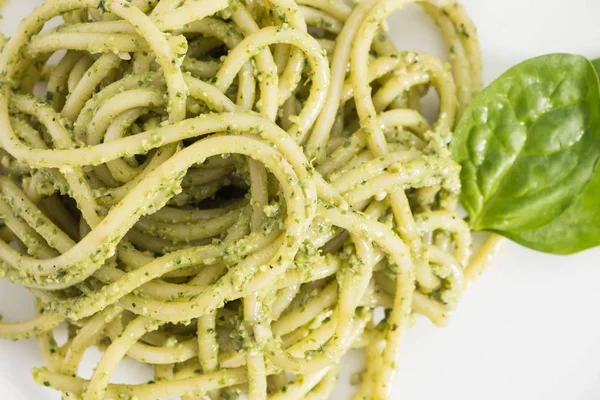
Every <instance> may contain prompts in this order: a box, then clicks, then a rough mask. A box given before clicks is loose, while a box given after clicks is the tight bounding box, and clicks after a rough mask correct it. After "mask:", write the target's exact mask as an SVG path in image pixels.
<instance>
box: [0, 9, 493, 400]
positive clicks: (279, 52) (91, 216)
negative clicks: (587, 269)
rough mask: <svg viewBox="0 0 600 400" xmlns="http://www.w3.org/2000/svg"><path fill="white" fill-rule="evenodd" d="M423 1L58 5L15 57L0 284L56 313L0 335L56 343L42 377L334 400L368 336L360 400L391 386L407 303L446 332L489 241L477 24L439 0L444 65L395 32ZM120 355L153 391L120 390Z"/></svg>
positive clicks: (5, 77)
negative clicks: (464, 202)
mask: <svg viewBox="0 0 600 400" xmlns="http://www.w3.org/2000/svg"><path fill="white" fill-rule="evenodd" d="M412 2H413V1H409V0H376V1H373V0H369V1H364V2H361V3H359V4H357V5H356V6H355V7H350V6H347V5H345V3H343V2H339V1H337V2H333V1H328V0H300V1H292V0H269V1H267V0H246V2H245V3H244V2H240V1H239V0H231V1H225V0H210V1H208V0H188V1H180V0H162V1H156V0H154V1H152V0H151V1H146V0H144V1H141V0H131V1H126V0H100V1H98V0H47V1H46V2H45V3H43V4H42V5H41V6H40V7H38V8H36V9H35V10H34V11H33V12H32V13H31V14H30V15H29V16H27V17H26V18H25V19H24V20H23V21H22V23H21V24H20V26H19V28H18V30H17V32H16V34H15V35H14V36H13V37H12V38H10V40H8V41H7V42H6V44H5V45H4V49H3V52H2V57H1V59H0V70H1V73H2V82H3V85H2V87H1V88H0V130H1V132H2V134H1V135H0V144H1V146H2V149H3V152H2V160H1V161H2V165H3V166H4V169H5V170H6V171H7V173H6V174H5V176H2V177H1V178H0V216H1V218H2V220H3V221H4V224H5V227H4V228H2V231H1V232H0V233H1V234H0V238H1V240H0V261H1V266H0V275H1V276H2V277H3V278H5V279H7V280H9V281H11V282H13V283H16V284H18V285H22V286H25V287H27V288H29V289H30V290H31V291H32V292H33V293H34V294H35V295H36V297H37V299H38V302H39V305H38V309H39V312H40V313H39V315H37V316H36V317H35V318H34V319H33V320H30V321H25V322H6V321H4V322H0V337H4V338H10V339H22V338H27V337H31V336H38V338H39V341H40V343H41V348H42V351H43V353H44V356H45V358H46V360H47V362H48V366H47V367H45V368H40V369H36V370H35V371H34V378H35V380H36V381H37V382H38V383H41V384H44V385H46V386H50V387H53V388H55V389H57V390H60V391H62V392H63V393H64V394H65V395H64V396H68V397H63V398H65V399H66V398H69V399H73V398H81V399H85V400H91V399H105V398H106V399H109V398H114V399H126V398H128V399H133V398H135V399H156V398H165V399H166V398H170V397H182V398H184V399H190V400H191V399H199V398H203V396H210V397H211V398H213V399H215V398H219V396H222V397H223V398H230V397H231V396H234V395H235V394H236V393H238V392H240V391H243V392H247V393H248V396H249V399H250V400H256V399H265V398H267V396H268V397H269V398H272V399H281V400H283V399H300V398H310V399H325V398H328V397H330V395H331V393H332V391H333V387H334V384H335V381H336V376H337V365H338V364H339V360H340V358H341V357H342V356H343V355H344V354H345V353H346V352H347V351H348V350H349V349H351V348H353V347H366V354H367V368H366V370H365V371H364V373H363V379H362V384H361V385H360V387H359V388H358V391H357V394H356V398H357V399H359V398H373V399H380V398H386V397H387V395H388V393H389V392H390V382H391V377H392V374H393V372H394V370H395V366H396V358H397V355H398V350H399V347H400V341H401V339H402V337H403V335H404V333H405V331H406V328H407V326H408V324H409V322H410V320H411V315H413V314H421V315H424V316H426V317H427V318H429V319H430V320H431V321H432V322H433V323H434V324H436V325H443V324H444V323H445V321H446V319H447V315H448V312H449V311H451V310H453V309H454V307H455V306H456V303H457V300H458V298H459V296H460V294H461V293H462V291H463V289H464V286H465V268H466V266H467V263H468V261H469V258H470V251H471V235H470V231H469V228H468V226H467V224H466V223H465V222H464V221H463V220H462V219H461V218H460V217H459V216H458V215H457V214H456V207H457V195H458V192H459V189H460V183H459V180H458V172H459V167H458V165H457V164H456V163H454V162H453V161H452V160H451V159H450V156H449V152H448V150H447V146H448V143H449V141H450V140H451V136H452V129H453V128H454V125H455V122H456V120H457V118H458V117H459V116H460V114H461V112H462V110H464V108H465V106H466V105H467V104H468V103H469V101H470V100H471V98H472V97H473V95H474V94H475V93H476V92H477V91H478V90H479V85H480V68H481V66H480V54H479V46H478V42H477V37H476V34H475V29H474V27H473V25H472V23H471V21H470V20H469V19H468V18H467V17H466V15H465V12H464V10H463V7H462V6H461V5H460V4H458V3H456V2H454V1H451V0H448V1H443V0H439V1H434V0H428V1H422V2H418V4H420V5H421V6H422V7H423V8H424V9H425V11H426V12H427V13H428V14H429V15H430V16H431V18H433V20H434V21H435V22H436V24H437V25H438V26H439V27H440V31H441V33H442V35H443V37H444V39H445V41H446V43H447V46H448V51H449V60H450V63H449V64H447V63H444V62H442V61H440V60H438V59H436V58H435V57H432V56H431V55H428V54H424V53H420V52H416V51H398V50H396V49H395V47H394V45H393V44H392V42H391V41H390V39H389V38H388V36H387V34H386V33H385V30H384V29H383V27H384V22H385V20H386V18H387V17H388V16H389V15H390V14H391V13H392V12H393V11H395V10H398V9H400V8H402V7H403V6H405V5H406V4H408V3H412ZM56 16H62V18H63V20H64V23H63V24H62V25H59V26H58V27H55V28H51V29H45V30H43V28H44V25H45V24H46V23H47V22H48V21H50V20H51V19H52V18H54V17H56ZM51 56H53V57H51ZM57 57H59V59H58V61H57V62H56V61H55V60H56V59H57ZM430 88H433V89H435V90H436V91H437V94H438V96H439V99H440V110H439V114H438V116H437V119H436V120H435V121H433V123H431V124H430V123H429V122H428V121H427V120H426V119H425V117H423V116H422V115H421V105H420V104H421V98H422V97H423V96H424V95H425V94H426V93H427V92H428V90H429V89H430ZM42 92H43V93H42ZM34 93H35V94H37V95H38V96H37V97H36V95H35V94H34ZM40 93H42V94H41V96H40V95H39V94H40ZM488 247H489V248H493V247H494V246H493V243H492V244H490V245H488ZM484 260H485V257H484V256H481V257H480V258H479V259H478V261H477V265H475V266H474V267H472V269H470V270H469V271H473V272H471V273H470V275H469V279H471V278H472V276H471V275H476V274H477V273H479V271H480V270H481V268H482V265H483V261H484ZM382 308H383V309H385V316H384V317H383V319H381V318H376V315H377V310H379V309H382ZM62 322H66V323H67V324H68V325H69V327H70V329H69V332H70V334H69V339H68V341H67V342H66V343H65V344H64V345H62V346H60V347H57V346H56V345H55V344H54V339H53V335H52V330H53V329H54V328H55V327H56V326H58V325H59V324H61V323H62ZM93 345H99V346H100V347H104V348H105V351H104V355H103V357H102V359H101V360H100V362H99V363H98V365H97V367H96V369H95V371H94V373H93V376H92V377H91V379H90V380H84V379H81V378H79V377H77V376H76V375H75V374H76V373H77V370H78V365H79V363H80V361H81V358H82V356H83V353H84V351H85V350H86V349H87V348H88V347H89V346H93ZM125 356H128V357H131V358H133V359H136V360H139V361H141V362H145V363H148V364H151V365H152V366H153V367H154V371H155V382H151V383H148V384H141V385H123V384H111V383H110V381H111V378H112V377H113V375H114V372H115V368H116V366H117V364H118V363H119V361H120V360H121V359H123V357H125Z"/></svg>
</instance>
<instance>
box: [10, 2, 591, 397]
mask: <svg viewBox="0 0 600 400" xmlns="http://www.w3.org/2000/svg"><path fill="white" fill-rule="evenodd" d="M37 3H38V2H37V1H35V0H9V1H8V5H7V6H6V8H5V11H4V13H3V14H4V18H3V19H2V20H1V21H0V29H1V30H2V31H3V32H5V33H9V34H10V33H11V32H13V31H14V29H15V27H16V24H17V23H18V21H19V20H20V18H21V17H22V16H23V15H25V14H26V13H27V12H29V10H31V9H32V7H33V6H35V5H36V4H37ZM463 3H464V4H465V5H466V6H467V10H468V12H469V15H470V16H471V18H472V19H473V20H474V21H475V23H476V25H477V27H478V29H479V37H480V40H481V45H482V48H483V59H484V77H485V80H486V82H488V83H489V82H490V81H491V80H492V79H494V78H495V77H497V76H498V75H499V74H500V73H502V72H503V71H504V70H506V69H507V68H508V67H510V66H511V65H513V64H515V63H517V62H519V61H521V60H523V59H526V58H528V57H532V56H536V55H540V54H544V53H550V52H571V53H580V54H584V55H586V56H588V57H590V58H594V57H597V56H600V25H599V24H598V21H599V16H600V1H591V0H569V1H565V0H502V1H500V0H464V1H463ZM390 28H391V31H392V34H393V37H394V38H395V40H396V42H397V43H398V44H399V45H400V46H401V47H402V48H406V49H419V50H425V51H429V52H432V53H434V54H438V55H442V54H443V46H442V45H441V43H440V39H439V37H438V36H437V32H436V30H435V29H436V28H435V26H434V25H433V24H432V23H431V22H430V21H429V20H428V19H427V17H426V16H425V15H424V14H423V13H422V12H421V10H420V9H418V8H417V7H414V6H411V7H407V8H406V9H405V10H402V11H400V12H398V13H397V14H395V15H394V16H393V17H392V19H391V21H390ZM599 207H600V205H599ZM599 259H600V250H598V249H597V250H591V251H587V252H584V253H582V254H579V255H576V256H572V257H568V258H565V257H555V256H549V255H543V254H539V253H535V252H532V251H529V250H526V249H524V248H521V247H519V246H517V245H514V244H509V245H507V246H506V247H505V248H504V250H503V251H502V253H501V254H500V256H499V257H498V258H497V259H496V260H495V262H494V263H493V265H492V267H491V268H490V269H489V270H488V271H487V272H486V273H485V274H484V275H483V276H482V277H481V278H480V279H479V281H477V282H476V284H475V285H473V286H472V287H471V288H470V289H469V291H468V292H467V293H466V294H465V295H464V297H463V298H462V302H461V304H460V306H459V310H458V311H457V312H455V313H454V314H453V315H452V318H451V321H450V324H449V326H448V327H447V328H444V329H437V328H435V327H433V326H432V325H431V324H430V323H429V322H427V321H425V320H419V321H418V323H417V325H416V327H415V328H413V329H411V330H410V332H409V333H408V337H407V339H406V341H405V342H404V345H403V351H402V356H401V359H400V363H399V365H400V370H399V372H398V374H397V375H396V378H395V381H394V389H393V395H392V398H393V399H403V400H434V399H435V400H437V399H461V400H481V399H486V400H506V399H511V400H593V399H599V398H600V361H598V360H599V359H600V313H598V311H597V310H598V309H599V308H600V290H599V289H598V284H599V282H600V263H599V262H598V261H599ZM0 312H2V313H3V314H4V317H5V318H6V319H7V320H15V319H19V318H25V317H29V316H32V315H33V299H32V297H31V296H30V295H29V294H28V293H27V292H26V291H25V290H22V289H20V288H16V287H14V286H13V285H9V284H8V283H6V282H4V281H0ZM95 353H96V352H95V351H94V350H92V351H90V352H89V354H86V358H85V360H84V365H83V367H82V370H81V371H80V372H81V373H82V374H83V375H84V376H89V374H90V373H91V371H92V368H93V365H94V364H93V361H94V360H95V359H97V354H95ZM344 361H345V362H343V366H342V369H343V370H344V371H343V373H342V377H341V381H340V384H339V390H336V393H335V396H334V398H335V399H344V398H347V395H348V394H349V393H350V390H351V388H350V385H349V384H348V376H349V374H350V371H352V370H356V369H358V368H360V358H359V357H358V356H357V355H352V356H350V357H348V358H346V359H345V360H344ZM42 364H43V361H42V358H41V356H40V354H39V352H38V350H37V347H36V343H35V342H34V341H32V340H30V341H24V342H17V343H14V342H8V341H0V399H14V400H21V399H23V400H30V399H36V400H37V399H50V400H52V399H59V398H60V397H59V396H58V395H57V394H56V393H55V392H53V391H51V390H48V389H46V388H41V387H38V386H36V385H35V384H34V383H33V382H32V380H31V378H30V372H29V371H30V369H31V368H32V367H34V366H40V365H42ZM122 364H123V365H120V366H119V373H118V374H117V378H116V381H118V382H127V381H129V382H141V381H143V380H146V379H148V377H149V374H148V373H149V371H147V370H145V369H143V368H139V366H138V365H137V364H135V363H134V362H132V361H127V362H124V363H122Z"/></svg>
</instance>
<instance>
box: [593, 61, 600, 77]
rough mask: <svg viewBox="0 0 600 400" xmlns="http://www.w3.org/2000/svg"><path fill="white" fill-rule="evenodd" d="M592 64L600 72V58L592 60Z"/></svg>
mask: <svg viewBox="0 0 600 400" xmlns="http://www.w3.org/2000/svg"><path fill="white" fill-rule="evenodd" d="M592 65H593V66H594V68H595V69H596V73H598V74H600V58H596V59H595V60H592Z"/></svg>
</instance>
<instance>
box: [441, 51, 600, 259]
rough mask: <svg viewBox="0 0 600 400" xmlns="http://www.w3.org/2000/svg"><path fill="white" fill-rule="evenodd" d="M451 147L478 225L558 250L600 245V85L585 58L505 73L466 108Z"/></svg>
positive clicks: (548, 59) (536, 62)
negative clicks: (599, 172)
mask: <svg viewBox="0 0 600 400" xmlns="http://www.w3.org/2000/svg"><path fill="white" fill-rule="evenodd" d="M451 151H452V155H453V157H454V159H455V160H456V161H457V162H458V163H460V164H461V166H462V169H461V183H462V193H461V203H462V204H463V206H464V208H465V209H466V211H467V213H468V215H469V220H470V223H471V226H472V227H473V228H474V229H476V230H487V231H492V232H496V233H499V234H501V235H503V236H506V237H509V238H511V239H513V240H514V241H516V242H518V243H521V244H523V245H525V246H528V247H530V248H533V249H536V250H540V251H545V252H549V253H557V254H569V253H573V252H576V251H580V250H583V249H585V248H589V247H593V246H595V245H598V244H600V230H599V229H593V226H589V227H587V228H585V227H584V226H585V225H586V224H588V223H589V222H590V221H595V219H594V217H595V214H596V209H598V206H600V204H598V203H600V202H599V201H598V199H600V177H598V178H597V177H595V169H596V163H597V161H598V159H599V157H600V87H599V83H598V75H597V73H596V71H595V69H594V67H593V65H592V64H591V63H590V62H589V61H588V60H587V59H586V58H585V57H581V56H576V55H568V54H552V55H547V56H542V57H537V58H533V59H531V60H527V61H525V62H523V63H521V64H518V65H516V66H515V67H513V68H511V69H510V70H508V71H507V72H505V73H504V74H503V75H502V76H501V77H500V78H498V79H497V80H496V81H495V82H493V83H492V84H491V85H490V86H488V87H487V88H486V89H485V90H484V91H483V92H482V93H481V94H480V95H479V96H478V97H477V98H476V99H475V100H474V101H473V103H472V104H471V105H470V106H469V107H468V109H467V110H466V111H465V113H464V115H463V117H462V119H461V121H460V123H459V124H458V126H457V128H456V132H455V135H454V139H453V141H452V144H451ZM588 186H590V187H588ZM598 212H600V209H598ZM598 219H600V217H598ZM598 226H599V227H600V222H599V223H598ZM584 236H585V237H584Z"/></svg>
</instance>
